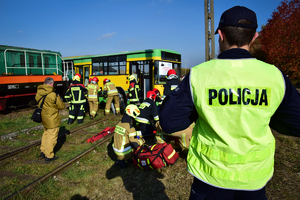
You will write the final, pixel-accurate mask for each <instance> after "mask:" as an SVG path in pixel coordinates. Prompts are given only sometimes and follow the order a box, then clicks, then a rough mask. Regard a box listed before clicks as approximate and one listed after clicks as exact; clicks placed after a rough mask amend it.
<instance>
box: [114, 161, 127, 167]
mask: <svg viewBox="0 0 300 200" xmlns="http://www.w3.org/2000/svg"><path fill="white" fill-rule="evenodd" d="M116 164H117V165H119V166H120V167H121V169H125V168H126V167H127V163H126V161H124V160H117V161H116Z"/></svg>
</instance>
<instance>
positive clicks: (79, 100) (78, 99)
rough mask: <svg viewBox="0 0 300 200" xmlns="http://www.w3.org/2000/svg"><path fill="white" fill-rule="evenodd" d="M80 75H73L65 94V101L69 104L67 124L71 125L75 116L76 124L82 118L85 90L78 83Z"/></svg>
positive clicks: (80, 121)
mask: <svg viewBox="0 0 300 200" xmlns="http://www.w3.org/2000/svg"><path fill="white" fill-rule="evenodd" d="M80 79H81V75H80V74H75V76H74V77H73V81H72V83H71V85H70V87H69V89H68V90H67V92H66V94H65V99H66V100H67V101H68V102H69V103H70V106H69V120H68V124H72V123H73V122H74V120H75V118H76V116H77V123H78V124H81V123H82V122H83V118H84V107H85V104H86V97H85V95H86V94H87V89H86V88H85V87H84V85H83V84H81V83H80Z"/></svg>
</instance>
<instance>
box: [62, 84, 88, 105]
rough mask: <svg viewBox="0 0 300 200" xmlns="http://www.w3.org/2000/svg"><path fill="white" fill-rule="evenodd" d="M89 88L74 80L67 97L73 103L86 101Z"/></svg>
mask: <svg viewBox="0 0 300 200" xmlns="http://www.w3.org/2000/svg"><path fill="white" fill-rule="evenodd" d="M86 95H87V89H86V88H85V87H84V85H82V84H80V82H79V81H73V82H72V84H71V85H70V87H69V89H68V90H67V92H66V94H65V99H66V100H67V101H68V102H69V103H72V104H83V103H86Z"/></svg>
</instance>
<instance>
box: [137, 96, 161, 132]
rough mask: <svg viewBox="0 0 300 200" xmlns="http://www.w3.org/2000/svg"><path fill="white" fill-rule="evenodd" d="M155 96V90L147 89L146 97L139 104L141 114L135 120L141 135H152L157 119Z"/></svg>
mask: <svg viewBox="0 0 300 200" xmlns="http://www.w3.org/2000/svg"><path fill="white" fill-rule="evenodd" d="M156 96H157V95H156V94H155V92H153V91H148V92H147V98H146V99H145V101H144V102H143V103H141V105H140V106H139V109H140V111H141V114H140V115H139V116H138V117H137V118H136V121H137V122H139V125H140V129H141V131H142V135H143V136H148V135H153V131H155V124H156V123H157V122H158V121H159V116H158V109H157V106H156V104H155V99H156Z"/></svg>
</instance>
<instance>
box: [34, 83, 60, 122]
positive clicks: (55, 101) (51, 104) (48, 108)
mask: <svg viewBox="0 0 300 200" xmlns="http://www.w3.org/2000/svg"><path fill="white" fill-rule="evenodd" d="M54 91H55V89H54V88H53V87H51V86H50V85H46V84H43V85H39V86H38V89H37V93H36V96H35V100H36V101H37V102H38V101H39V100H40V99H41V98H42V97H43V96H45V95H46V94H47V96H46V98H45V101H44V105H43V108H42V124H43V126H44V127H45V128H56V127H58V126H60V124H61V121H60V114H59V111H58V110H62V109H64V108H65V104H64V103H63V102H62V100H61V98H60V97H59V96H58V95H57V94H56V93H55V92H54ZM41 103H42V100H41V101H40V102H39V106H40V105H41Z"/></svg>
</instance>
